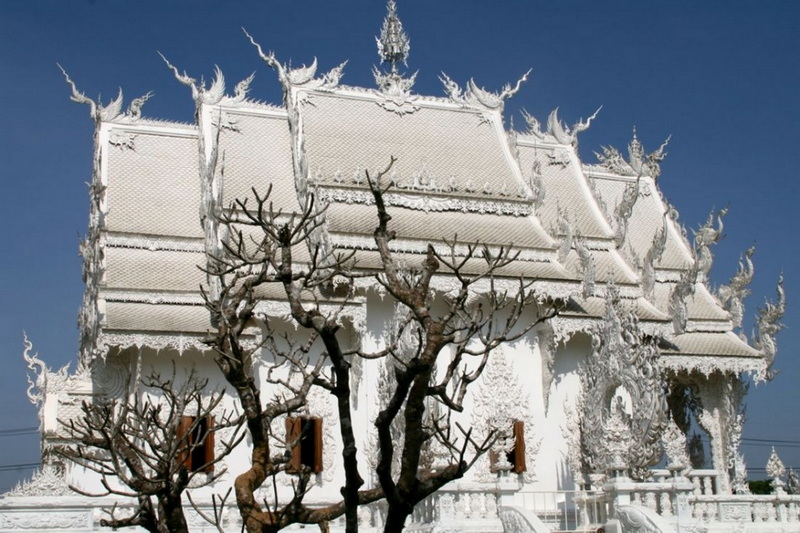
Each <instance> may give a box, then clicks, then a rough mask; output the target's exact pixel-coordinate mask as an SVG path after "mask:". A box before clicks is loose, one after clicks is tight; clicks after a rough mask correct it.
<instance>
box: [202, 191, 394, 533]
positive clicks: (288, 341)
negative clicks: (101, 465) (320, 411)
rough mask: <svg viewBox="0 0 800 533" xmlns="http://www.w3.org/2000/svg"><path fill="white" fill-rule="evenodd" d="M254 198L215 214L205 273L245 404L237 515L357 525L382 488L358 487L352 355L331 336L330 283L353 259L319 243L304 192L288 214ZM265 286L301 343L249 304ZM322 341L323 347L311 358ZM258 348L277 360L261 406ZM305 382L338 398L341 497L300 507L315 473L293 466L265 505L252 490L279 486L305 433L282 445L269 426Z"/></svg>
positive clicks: (225, 361)
mask: <svg viewBox="0 0 800 533" xmlns="http://www.w3.org/2000/svg"><path fill="white" fill-rule="evenodd" d="M253 194H254V199H255V205H254V206H253V207H251V206H250V205H248V202H247V200H237V201H236V202H235V205H233V206H232V207H231V208H230V209H229V210H227V211H226V212H225V213H223V214H221V215H220V221H221V223H222V226H223V227H224V228H225V229H224V231H225V233H226V234H227V239H226V241H225V242H223V243H222V247H223V254H222V255H221V256H215V257H211V258H210V259H209V261H208V265H209V266H208V272H209V273H210V274H211V275H212V276H214V277H215V278H216V281H217V283H218V285H217V287H216V291H215V292H216V293H217V294H219V297H218V298H213V297H212V296H211V294H210V293H208V292H204V297H205V301H206V306H207V308H208V309H209V311H210V312H211V316H212V323H214V324H216V326H217V329H216V332H215V334H214V335H213V337H212V338H210V339H209V341H208V343H209V345H210V346H212V347H213V349H214V350H215V351H216V353H217V363H218V365H219V367H220V369H221V370H222V373H223V375H224V376H225V378H226V379H227V381H228V382H229V383H230V384H231V385H232V386H233V388H234V390H235V391H236V393H237V395H238V397H239V400H240V401H241V403H242V407H243V410H244V413H245V416H246V418H247V427H248V430H249V432H250V436H251V438H252V442H253V449H252V453H251V464H250V468H249V469H248V470H247V471H246V472H244V473H243V474H241V475H239V476H238V477H237V478H236V480H235V483H234V490H235V494H236V499H237V503H238V506H239V511H240V513H241V515H242V519H243V521H244V525H245V527H246V529H247V531H249V532H262V531H263V532H267V531H278V530H280V529H282V528H284V527H286V526H287V525H289V524H292V523H305V524H320V527H321V528H323V529H324V528H325V527H326V524H327V522H328V521H330V520H332V519H334V518H337V517H339V516H341V515H342V514H345V515H346V530H347V531H356V530H357V528H358V517H357V514H356V512H357V508H358V505H361V504H365V503H370V502H372V501H376V500H378V499H380V498H381V497H382V496H383V492H382V490H380V489H371V490H364V491H362V490H360V488H361V486H362V485H363V484H364V481H363V479H362V477H361V475H360V473H359V467H358V462H357V459H356V453H357V448H356V440H355V436H354V433H353V424H352V417H351V407H350V362H349V361H348V358H349V357H350V356H352V355H353V354H352V353H349V352H346V351H345V350H344V349H343V348H342V344H341V343H340V341H339V339H338V337H337V332H338V331H339V330H340V328H341V323H340V314H339V313H338V312H337V309H336V303H335V302H336V301H337V300H338V301H339V302H342V303H343V302H345V301H346V299H347V298H346V296H347V295H345V298H339V297H337V296H335V295H334V293H335V286H336V284H337V283H338V282H341V281H343V280H344V281H347V280H348V279H350V278H351V277H352V273H351V270H352V269H351V268H350V261H349V260H350V256H349V255H347V254H345V255H342V254H338V253H331V252H326V251H325V250H324V247H323V246H321V244H320V242H319V230H320V229H321V228H320V226H321V223H322V222H321V214H322V213H321V212H319V211H318V210H317V209H316V206H315V205H314V200H313V197H311V196H309V199H308V201H307V202H306V205H305V206H304V208H303V210H302V211H301V212H300V213H293V214H286V215H285V214H283V213H280V212H275V211H273V209H272V207H271V205H270V204H269V203H268V198H269V194H270V192H269V191H268V192H267V194H266V195H264V196H259V194H258V193H257V192H256V191H255V190H254V191H253ZM253 230H254V231H253ZM298 257H299V258H298ZM345 284H346V283H345ZM268 285H276V286H278V287H280V290H281V292H282V294H283V296H282V299H283V298H285V300H286V302H287V304H288V308H289V313H290V315H291V318H292V319H293V320H294V322H295V323H296V324H297V325H299V326H301V327H302V328H303V329H304V330H305V331H306V332H307V337H306V338H304V339H303V340H302V341H298V340H297V339H295V338H294V337H293V336H291V335H288V334H284V335H279V334H278V333H276V328H275V327H274V326H273V322H274V321H276V320H277V319H273V318H271V317H269V316H266V315H263V314H262V315H260V316H258V317H257V313H256V306H257V304H258V303H259V301H261V300H262V297H260V296H259V291H261V290H263V289H264V288H265V286H268ZM325 295H327V296H325ZM322 300H326V301H328V302H334V303H333V304H332V305H333V309H330V310H328V311H323V305H322ZM257 318H258V321H260V322H261V327H262V330H263V331H262V336H263V342H261V343H259V344H253V343H252V342H251V341H248V337H249V336H250V335H252V332H250V333H248V328H252V327H253V326H254V325H255V324H256V319H257ZM248 343H249V346H248ZM320 344H321V345H322V348H321V351H320V353H319V354H318V355H314V356H312V353H313V350H314V349H315V347H316V346H318V345H320ZM262 347H263V348H264V349H265V350H266V351H267V352H268V353H271V354H272V357H273V363H274V365H273V366H272V367H271V369H270V371H269V373H268V375H267V378H266V379H267V381H268V382H269V383H271V384H272V385H274V386H275V387H276V388H277V390H279V391H280V393H279V394H276V396H274V397H273V398H271V399H270V400H269V401H267V402H266V403H264V402H262V400H261V390H260V385H259V383H258V382H257V380H256V379H255V377H254V375H253V354H254V352H255V350H257V349H260V348H262ZM281 368H288V374H281V372H280V369H281ZM312 386H320V387H323V388H324V389H326V390H328V391H329V392H330V393H331V394H332V395H333V396H334V397H335V398H336V401H337V405H338V414H339V427H340V434H341V439H342V444H343V451H342V460H343V464H344V472H345V479H346V481H345V486H344V487H343V489H342V495H343V500H342V501H341V502H339V503H335V504H333V505H329V506H326V507H322V508H310V507H308V506H306V505H304V504H303V498H304V496H305V494H306V493H307V491H308V489H309V488H310V486H309V480H310V478H311V474H312V473H311V471H310V469H309V468H308V467H306V466H302V465H301V466H300V468H299V469H297V468H295V470H298V471H295V472H293V474H294V475H296V476H297V478H296V481H295V482H294V484H293V487H292V488H293V491H292V495H291V496H290V497H288V498H285V501H281V496H280V494H279V491H278V490H277V488H274V489H273V497H272V502H269V501H264V502H263V505H262V504H260V503H259V502H258V501H257V500H256V496H255V492H256V491H257V490H258V489H259V488H260V487H262V485H264V484H265V482H266V481H267V480H268V479H271V480H272V486H273V487H276V486H277V485H276V483H275V479H276V477H277V476H279V475H280V474H283V473H287V472H290V471H291V470H292V469H293V468H292V465H291V464H290V461H289V459H290V455H289V454H287V453H285V450H287V449H292V448H295V447H296V446H297V444H298V442H297V440H299V439H301V438H302V435H297V436H296V437H295V438H294V440H293V441H290V442H287V440H288V439H287V438H286V437H282V436H281V435H280V431H277V430H276V429H275V424H274V422H275V421H276V420H279V419H280V418H281V417H285V416H287V415H291V414H293V413H296V412H298V411H300V410H301V409H302V408H303V406H304V405H305V404H306V399H307V396H308V394H309V391H310V389H311V387H312Z"/></svg>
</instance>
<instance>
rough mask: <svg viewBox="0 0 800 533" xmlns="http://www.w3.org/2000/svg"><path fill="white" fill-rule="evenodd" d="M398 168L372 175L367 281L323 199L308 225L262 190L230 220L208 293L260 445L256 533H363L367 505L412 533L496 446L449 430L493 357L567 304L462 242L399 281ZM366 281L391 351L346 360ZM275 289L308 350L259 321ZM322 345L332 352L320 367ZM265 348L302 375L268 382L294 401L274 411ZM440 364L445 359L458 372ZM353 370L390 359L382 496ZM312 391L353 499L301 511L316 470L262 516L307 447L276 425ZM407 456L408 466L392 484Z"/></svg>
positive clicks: (248, 520)
mask: <svg viewBox="0 0 800 533" xmlns="http://www.w3.org/2000/svg"><path fill="white" fill-rule="evenodd" d="M393 162H394V160H393V159H392V161H391V163H393ZM391 163H390V165H389V167H387V169H386V170H384V171H383V172H381V173H379V174H378V175H377V176H370V175H369V173H367V181H368V182H369V184H370V189H371V191H372V194H373V196H374V199H375V202H376V205H377V219H378V223H377V227H376V229H375V232H374V236H375V242H376V244H377V247H378V251H379V255H380V261H381V263H380V267H379V268H378V270H377V271H376V270H372V271H369V270H364V269H360V268H359V267H358V265H357V262H356V261H355V258H354V254H353V253H352V252H341V251H337V250H335V249H333V248H332V247H331V246H330V245H329V244H328V243H327V240H326V238H325V235H324V228H323V227H322V225H323V217H324V211H325V209H324V208H318V207H317V206H316V205H315V204H314V198H313V195H308V200H307V201H306V204H305V206H304V208H303V210H302V212H300V213H293V214H284V213H280V212H275V211H274V210H273V209H272V206H271V204H270V203H269V192H268V193H267V194H266V195H264V196H260V195H259V194H257V193H256V191H253V194H254V199H255V202H254V204H248V201H247V200H237V201H236V202H235V205H233V206H231V208H229V209H228V210H226V211H225V212H224V213H223V214H222V215H221V216H220V220H221V225H222V227H223V228H224V234H225V235H226V238H225V240H224V242H223V243H222V247H223V249H224V253H223V254H221V255H220V256H215V257H211V258H210V260H209V262H208V264H209V267H208V269H209V273H211V274H213V276H214V277H215V278H216V280H217V282H218V284H219V285H218V286H217V287H216V293H217V294H219V295H220V296H219V298H212V297H211V296H210V293H206V306H207V307H208V309H209V311H210V312H211V314H212V321H213V322H214V323H215V324H216V325H217V331H216V333H215V335H214V336H213V338H211V339H210V340H209V344H210V345H211V346H213V348H214V349H215V351H216V352H217V362H218V364H219V366H220V368H221V370H222V372H223V374H224V375H225V377H226V379H227V380H228V382H229V383H230V384H231V385H232V386H233V387H234V389H235V390H236V391H237V394H238V396H239V399H240V401H241V402H242V405H243V408H244V412H245V414H246V416H247V424H248V428H249V431H250V433H251V436H252V439H253V451H252V456H251V466H250V468H249V470H248V471H247V472H245V473H243V474H242V475H240V476H239V477H238V478H237V479H236V482H235V493H236V497H237V502H238V505H239V510H240V512H241V514H242V517H243V520H244V522H245V526H246V528H247V530H248V531H250V532H255V531H277V530H278V529H281V528H282V527H285V526H286V525H289V524H291V523H293V522H300V523H318V524H324V523H325V522H326V521H328V520H331V519H333V518H335V517H337V516H340V515H342V514H344V515H345V517H346V530H347V531H348V532H350V531H357V528H358V518H357V506H358V505H361V504H365V503H369V502H372V501H375V500H377V499H380V498H383V497H385V498H386V500H387V502H388V507H389V512H388V517H387V521H386V526H385V527H386V529H385V530H386V531H400V530H402V529H403V526H404V523H405V520H406V519H407V517H408V516H409V515H410V514H411V512H412V510H413V508H414V506H415V505H416V504H417V503H419V502H420V501H421V500H423V499H424V498H426V497H427V496H429V495H430V494H432V493H433V492H435V491H436V490H438V489H439V488H441V487H442V486H443V485H445V484H446V483H448V482H450V481H452V480H455V479H458V478H460V477H462V476H463V475H464V473H465V472H466V471H467V470H468V469H469V468H470V466H472V465H473V464H474V463H475V461H476V460H477V459H478V458H479V457H480V456H481V455H482V454H484V453H485V452H486V451H488V450H489V448H490V447H491V446H492V445H493V443H494V440H495V435H494V434H489V435H484V436H482V437H481V438H480V439H475V438H473V437H472V434H471V431H470V430H468V429H462V428H461V427H460V426H458V425H455V427H453V426H451V424H450V420H451V416H450V414H451V413H452V412H460V411H462V410H463V402H464V399H465V396H466V393H467V390H468V387H469V386H470V385H471V384H472V383H474V382H475V381H476V380H477V379H478V378H479V376H480V375H481V372H482V371H483V369H484V367H485V365H486V363H487V360H488V358H489V356H490V353H491V351H492V350H494V349H495V348H497V347H498V346H500V345H501V344H503V343H506V342H510V341H513V340H515V339H519V338H520V337H522V336H524V335H526V334H527V333H528V332H530V330H531V329H532V328H533V327H534V326H536V325H537V324H539V323H541V322H542V321H544V320H547V319H548V318H550V317H552V316H554V315H555V313H556V312H557V309H558V307H559V305H558V304H557V303H555V302H540V301H537V299H536V298H535V297H534V294H533V291H532V282H531V281H530V280H516V281H515V280H513V279H511V280H509V278H508V277H506V278H505V282H504V283H502V284H501V283H500V282H498V278H499V277H501V276H502V272H503V269H504V268H506V267H508V266H509V265H510V264H511V263H512V262H514V261H515V259H516V254H515V253H514V252H512V251H511V249H510V248H508V247H501V248H499V249H490V247H488V246H483V245H479V244H468V245H463V246H462V245H461V244H460V243H457V242H452V243H447V245H446V246H445V249H444V251H437V250H436V248H435V247H434V246H433V245H430V246H429V247H428V250H427V253H426V254H425V256H424V261H423V263H422V265H421V266H420V267H418V268H410V269H409V268H401V267H400V262H399V261H398V260H397V259H395V255H394V252H393V251H392V249H391V241H392V240H393V239H394V233H393V232H392V231H391V230H390V228H389V226H390V221H391V216H390V215H389V214H388V212H387V209H386V206H385V204H384V201H383V196H384V194H385V192H386V190H385V189H384V188H382V187H383V186H382V185H381V181H382V178H383V176H384V175H386V173H387V172H388V171H389V169H390V168H391ZM434 276H444V277H447V278H449V279H454V280H456V282H457V283H456V285H457V288H456V290H454V291H450V292H449V293H447V294H440V295H438V296H435V295H434V292H435V291H434V290H433V286H432V285H431V282H432V280H433V279H434ZM363 277H370V278H374V279H375V280H377V282H378V283H379V284H380V285H382V286H383V287H384V288H385V289H386V291H387V292H388V294H389V295H390V297H391V298H393V299H394V301H395V303H396V307H398V308H399V309H400V313H399V315H400V316H399V318H398V320H397V322H396V324H395V331H394V332H393V333H392V334H391V335H390V338H387V339H386V340H385V344H384V348H383V349H381V350H380V351H377V352H372V353H367V352H365V351H361V350H359V349H357V348H346V347H345V346H344V344H343V343H342V342H341V341H340V339H339V337H338V336H337V332H338V331H339V330H340V329H341V327H342V316H341V310H342V307H343V306H344V305H345V304H346V302H347V301H348V300H349V299H350V298H351V297H352V296H353V295H354V291H355V289H354V287H355V286H356V284H355V283H354V281H356V279H357V278H363ZM268 284H277V285H279V286H280V287H281V288H282V295H284V296H285V298H286V301H287V304H288V307H289V311H290V315H291V318H292V319H293V320H294V322H295V323H296V324H297V325H299V326H301V327H302V328H303V329H304V330H305V331H306V334H307V336H306V337H305V338H304V339H303V341H302V342H301V341H298V340H297V339H295V338H293V337H291V336H290V335H288V334H282V335H278V334H277V333H276V329H275V328H274V327H273V325H272V324H273V322H274V321H275V320H276V319H273V318H270V317H269V316H265V315H263V314H262V315H260V316H259V314H258V313H257V312H256V307H257V305H258V302H259V301H260V299H261V298H260V297H259V294H260V293H262V294H263V291H264V286H266V285H268ZM501 286H502V287H505V288H501ZM257 319H259V320H257ZM259 321H260V322H261V324H260V326H261V332H260V335H261V338H262V340H261V342H260V343H256V342H254V341H252V340H249V338H248V337H250V336H251V335H253V334H254V331H253V330H252V329H249V328H253V327H254V326H255V325H256V323H257V322H259ZM248 331H249V333H248ZM248 343H249V347H248ZM315 344H321V345H322V346H321V349H320V350H319V351H318V354H317V355H314V356H313V357H312V355H311V353H312V346H314V345H315ZM262 347H263V348H264V349H265V351H266V352H267V353H270V354H272V356H273V358H274V361H273V363H274V366H273V367H272V368H273V369H274V368H280V367H283V366H287V367H288V368H290V369H291V372H290V374H291V375H293V376H294V379H289V378H287V377H286V375H285V374H283V375H281V374H280V373H279V372H272V371H270V372H269V374H268V376H267V381H268V382H269V383H271V384H273V385H275V386H277V387H278V388H279V390H281V391H283V394H282V395H280V396H278V397H274V398H273V399H272V400H270V401H268V402H266V403H262V401H261V399H260V394H261V390H260V387H259V384H258V383H257V381H256V379H255V377H254V375H253V370H252V365H253V360H252V358H253V355H254V352H255V350H256V349H260V348H262ZM442 354H447V357H446V360H445V358H444V357H442ZM354 358H364V359H381V358H384V359H386V360H387V361H390V362H391V365H392V367H393V371H394V376H393V382H392V389H393V390H392V393H391V395H390V400H389V402H388V403H387V405H386V406H385V408H384V409H383V410H382V411H381V412H380V413H379V415H378V417H377V420H376V421H375V425H376V427H377V441H378V447H379V452H380V459H379V461H378V462H377V467H376V473H377V477H378V479H379V482H380V487H379V488H376V489H371V490H361V486H362V485H363V480H362V476H361V474H360V471H359V465H358V462H357V459H356V452H357V449H356V441H355V437H354V435H353V424H352V409H351V405H350V392H351V391H350V366H351V362H352V361H353V359H354ZM437 369H438V370H439V371H440V374H441V375H440V377H438V378H437ZM312 386H320V387H323V388H325V389H327V390H328V391H330V392H331V393H332V394H333V396H334V397H335V398H336V400H337V406H338V415H339V423H340V433H341V439H342V443H343V457H342V460H343V464H344V471H345V486H344V487H343V488H342V495H343V500H342V501H341V502H339V503H337V504H334V505H330V506H327V507H324V508H309V507H307V506H305V505H304V504H303V503H302V498H303V496H304V495H305V492H306V491H307V488H308V476H309V475H310V473H309V472H308V471H307V469H305V470H303V471H302V472H300V475H299V476H298V479H297V482H296V484H295V486H294V491H293V494H292V496H291V498H289V499H288V501H286V502H284V503H282V504H278V503H277V502H278V495H277V492H276V493H275V496H274V501H273V503H272V504H270V503H268V502H266V501H265V502H264V505H263V506H262V505H260V504H259V503H258V502H257V501H256V497H255V492H256V490H258V489H259V487H261V486H262V485H263V484H264V483H265V482H266V481H267V479H269V478H273V479H274V477H275V476H277V475H278V474H280V473H282V472H286V471H287V469H288V456H287V454H286V453H284V449H285V448H289V449H291V448H292V447H293V446H294V444H296V443H294V442H288V443H287V442H285V440H282V439H281V437H280V435H279V434H277V432H276V431H275V430H274V429H273V427H275V425H274V424H273V422H274V421H275V420H276V418H278V417H282V416H284V415H289V414H291V413H293V412H296V411H298V410H299V409H301V408H302V407H303V405H304V404H305V402H306V398H307V395H308V393H309V390H310V389H311V387H312ZM426 409H427V413H426ZM437 413H444V414H441V415H439V414H437ZM397 423H402V425H403V427H404V431H403V438H402V442H400V443H399V444H398V443H395V442H394V441H393V438H392V431H391V428H392V426H393V424H394V425H397ZM395 434H396V432H395ZM434 441H435V442H436V444H437V446H438V447H439V449H443V450H445V455H446V456H447V457H449V460H448V462H447V464H445V465H442V464H438V465H431V464H430V462H429V461H425V460H423V455H424V453H425V450H426V449H428V448H430V446H431V444H432V442H434ZM278 446H280V448H277V447H278ZM397 455H399V456H400V461H399V465H400V466H399V469H395V470H396V472H395V473H393V471H392V464H393V462H394V463H397V461H395V457H396V456H397ZM321 527H324V526H321Z"/></svg>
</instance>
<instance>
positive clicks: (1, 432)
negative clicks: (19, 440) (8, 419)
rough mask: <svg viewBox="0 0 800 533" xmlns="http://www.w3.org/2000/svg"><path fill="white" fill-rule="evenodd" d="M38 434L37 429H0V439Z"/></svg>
mask: <svg viewBox="0 0 800 533" xmlns="http://www.w3.org/2000/svg"><path fill="white" fill-rule="evenodd" d="M34 433H39V428H38V427H28V428H11V429H0V437H16V436H18V435H33V434H34Z"/></svg>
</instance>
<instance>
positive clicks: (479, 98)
mask: <svg viewBox="0 0 800 533" xmlns="http://www.w3.org/2000/svg"><path fill="white" fill-rule="evenodd" d="M530 73H531V70H530V69H529V70H528V72H526V73H525V74H523V75H522V77H521V78H520V79H518V80H517V83H516V84H514V85H513V86H512V85H511V84H510V83H506V84H505V85H504V86H503V88H502V89H501V90H500V92H498V93H493V92H491V91H487V90H486V89H484V88H482V87H478V84H476V83H475V80H474V79H470V80H469V81H468V82H467V86H466V89H465V90H463V91H462V89H461V87H459V85H458V84H457V83H456V82H454V81H453V80H452V79H450V77H449V76H448V75H447V74H445V73H444V72H442V75H441V76H439V79H440V80H441V81H442V83H443V84H444V89H445V91H446V92H447V95H448V96H449V97H450V99H451V100H452V101H453V102H455V103H457V104H459V105H461V106H463V107H471V108H473V109H491V110H494V109H498V110H501V111H502V109H503V106H504V105H505V102H506V100H508V99H509V98H511V97H512V96H514V95H515V94H517V93H518V92H519V90H520V88H521V87H522V84H523V83H525V82H526V81H528V76H529V75H530Z"/></svg>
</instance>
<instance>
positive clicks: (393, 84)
mask: <svg viewBox="0 0 800 533" xmlns="http://www.w3.org/2000/svg"><path fill="white" fill-rule="evenodd" d="M386 10H387V13H386V18H385V19H383V26H382V27H381V35H380V37H376V38H375V41H376V42H377V44H378V55H379V56H380V58H381V63H388V64H389V65H391V67H390V70H389V72H388V73H387V72H381V71H380V70H378V69H377V68H376V67H373V68H372V75H373V76H374V77H375V83H376V84H377V85H378V87H379V89H380V92H381V93H383V95H384V96H386V100H385V101H384V102H380V105H381V107H383V108H385V109H387V110H388V111H392V112H394V113H397V114H400V115H403V114H406V113H413V112H414V111H416V110H417V109H418V108H417V106H415V105H414V104H413V100H414V99H413V98H412V97H411V88H412V87H413V86H414V81H415V80H416V78H417V73H416V72H415V73H414V74H412V75H411V76H410V77H408V78H406V77H405V76H404V75H403V74H401V73H400V70H399V69H398V64H399V63H403V64H404V65H407V63H406V61H407V59H408V54H409V51H410V50H411V40H410V39H409V38H408V35H407V34H406V32H405V30H403V23H402V22H400V19H399V18H398V17H397V4H396V3H395V1H394V0H389V2H388V3H387V4H386Z"/></svg>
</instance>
